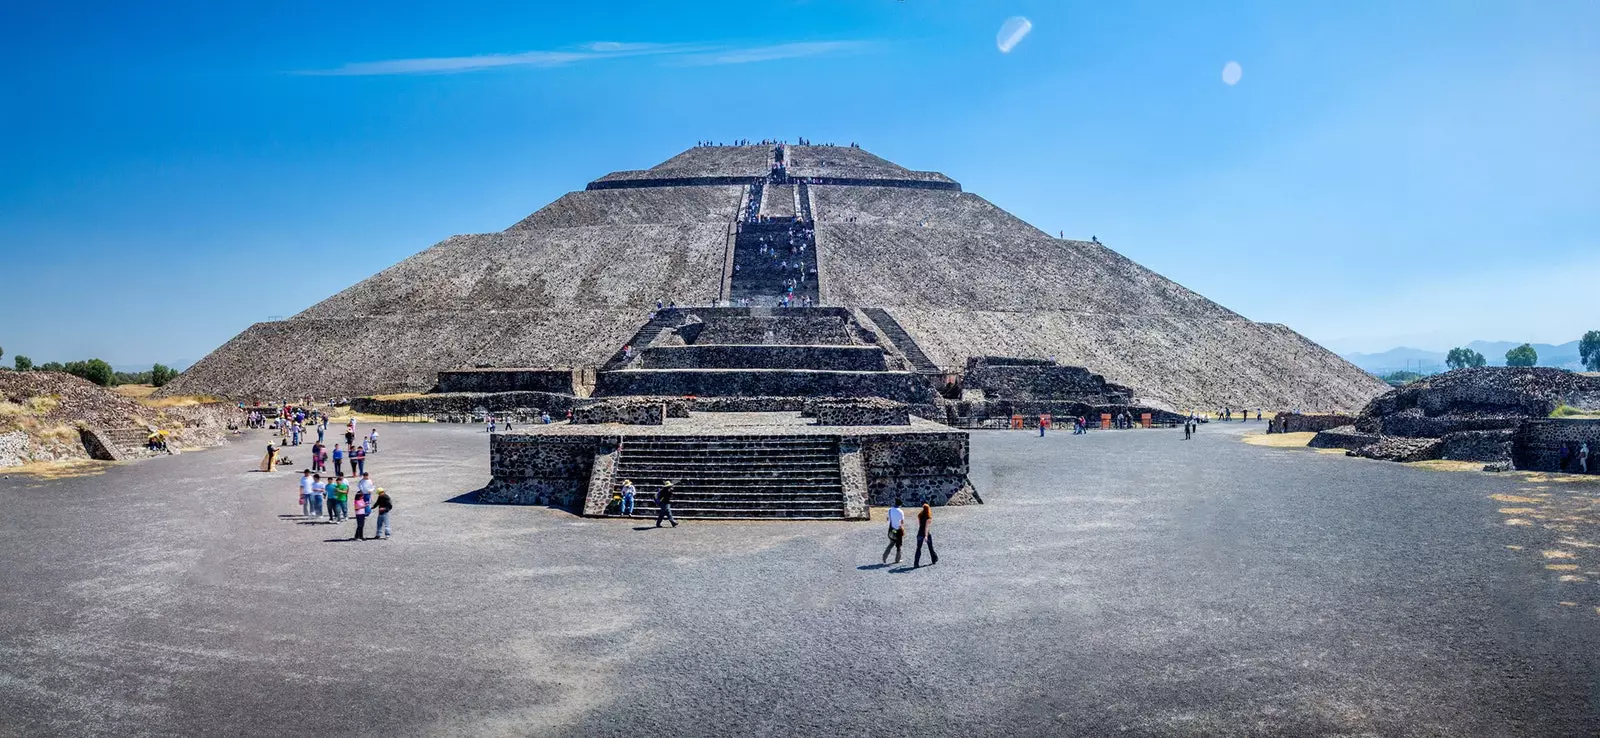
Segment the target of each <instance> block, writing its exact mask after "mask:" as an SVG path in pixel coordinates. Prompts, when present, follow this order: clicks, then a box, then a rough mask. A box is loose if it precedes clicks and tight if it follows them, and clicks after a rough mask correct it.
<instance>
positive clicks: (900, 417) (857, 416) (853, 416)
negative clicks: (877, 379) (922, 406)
mask: <svg viewBox="0 0 1600 738" xmlns="http://www.w3.org/2000/svg"><path fill="white" fill-rule="evenodd" d="M806 410H807V412H808V413H809V414H811V415H813V416H814V417H815V418H816V419H817V425H911V413H910V411H909V410H908V409H907V407H906V405H905V404H904V403H900V402H892V401H889V400H880V399H877V398H866V399H862V400H818V401H816V402H814V403H811V404H810V405H808V406H807V408H806Z"/></svg>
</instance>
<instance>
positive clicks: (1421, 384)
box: [1311, 367, 1600, 465]
mask: <svg viewBox="0 0 1600 738" xmlns="http://www.w3.org/2000/svg"><path fill="white" fill-rule="evenodd" d="M1562 405H1570V406H1573V407H1577V408H1584V409H1591V408H1600V378H1597V377H1591V376H1585V375H1582V374H1576V373H1573V372H1569V371H1565V370H1562V369H1552V368H1545V367H1484V368H1479V369H1457V370H1455V371H1451V372H1446V373H1444V374H1439V375H1436V376H1433V377H1428V378H1426V379H1422V380H1419V381H1416V382H1413V383H1411V384H1408V385H1406V386H1404V387H1401V388H1398V389H1394V390H1390V391H1389V392H1387V393H1385V394H1383V395H1382V396H1380V397H1378V398H1377V399H1375V400H1373V401H1372V402H1369V403H1367V406H1366V407H1364V408H1362V410H1361V412H1360V414H1358V415H1357V416H1356V419H1355V424H1354V425H1353V426H1343V427H1339V428H1334V429H1330V430H1326V431H1323V432H1321V433H1318V434H1317V437H1316V438H1314V439H1312V442H1311V445H1312V446H1315V447H1319V448H1346V449H1350V454H1351V455H1352V456H1365V457H1368V458H1374V459H1389V460H1393V461H1421V460H1426V459H1440V458H1443V459H1452V460H1459V461H1484V462H1489V463H1490V464H1491V465H1494V464H1502V465H1503V464H1507V463H1509V462H1510V459H1511V451H1512V443H1513V438H1514V436H1515V434H1516V431H1517V429H1518V428H1520V427H1522V426H1523V424H1525V423H1527V422H1528V421H1530V420H1536V419H1543V418H1546V417H1548V416H1549V415H1550V413H1551V412H1552V411H1554V410H1555V409H1556V408H1558V407H1560V406H1562Z"/></svg>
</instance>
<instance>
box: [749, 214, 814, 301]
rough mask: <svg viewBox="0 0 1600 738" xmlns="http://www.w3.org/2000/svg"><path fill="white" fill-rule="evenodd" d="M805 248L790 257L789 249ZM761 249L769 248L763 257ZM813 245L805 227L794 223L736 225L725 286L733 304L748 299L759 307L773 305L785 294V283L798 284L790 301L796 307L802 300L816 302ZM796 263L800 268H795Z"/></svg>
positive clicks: (809, 233)
mask: <svg viewBox="0 0 1600 738" xmlns="http://www.w3.org/2000/svg"><path fill="white" fill-rule="evenodd" d="M801 244H804V245H805V247H806V248H805V251H804V252H803V253H797V254H790V253H789V249H790V248H791V247H792V246H799V245H801ZM762 246H767V247H769V248H770V251H769V252H768V253H765V254H763V253H762V252H761V251H762ZM816 256H817V249H816V241H815V237H814V236H813V235H812V232H811V231H810V229H809V228H808V227H806V225H803V224H795V223H782V222H780V223H750V222H744V223H740V224H739V232H738V235H736V236H735V237H734V246H733V263H734V266H735V267H736V269H735V270H734V272H733V279H732V281H731V282H730V284H729V287H730V290H729V293H730V296H731V297H732V298H733V299H734V300H740V299H745V298H748V299H749V300H750V301H751V303H752V304H754V305H757V306H762V307H771V306H773V305H776V304H777V302H778V300H779V298H781V297H783V295H784V294H785V292H786V291H787V285H788V282H789V280H799V281H798V283H797V284H796V285H795V288H794V292H793V299H794V301H795V302H796V303H797V304H798V303H800V302H801V301H802V300H803V299H804V298H806V297H810V298H811V299H812V301H813V302H815V301H816V300H817V275H815V274H812V273H811V269H812V268H814V267H815V266H816ZM796 262H798V263H800V264H802V265H803V266H802V267H801V268H798V269H797V268H795V264H796Z"/></svg>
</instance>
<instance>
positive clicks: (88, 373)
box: [0, 347, 178, 387]
mask: <svg viewBox="0 0 1600 738" xmlns="http://www.w3.org/2000/svg"><path fill="white" fill-rule="evenodd" d="M5 354H6V352H5V349H4V348H3V347H0V358H4V357H5ZM6 369H7V368H6V367H5V366H4V365H0V371H5V370H6ZM10 370H11V371H18V372H30V371H40V372H65V373H67V374H71V375H72V376H74V377H79V378H81V379H86V380H88V381H90V382H93V383H95V384H98V385H100V386H101V387H115V386H117V385H119V384H148V385H153V386H156V387H160V386H162V385H164V384H166V383H168V382H170V381H172V380H173V379H175V378H177V376H178V370H176V369H173V368H172V367H170V366H166V365H165V364H156V365H155V366H152V367H150V371H146V372H119V371H116V370H114V369H112V368H111V365H110V364H108V363H106V362H105V361H103V360H101V359H85V360H83V361H69V362H66V363H64V364H63V363H61V362H59V361H47V362H45V363H43V364H34V363H33V359H30V358H28V357H26V356H23V355H22V354H17V355H16V356H13V357H11V369H10Z"/></svg>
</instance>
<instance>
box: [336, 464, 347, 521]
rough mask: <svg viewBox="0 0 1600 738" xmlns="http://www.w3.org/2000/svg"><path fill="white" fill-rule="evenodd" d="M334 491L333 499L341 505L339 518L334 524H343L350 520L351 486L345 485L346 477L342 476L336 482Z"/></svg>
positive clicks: (339, 506)
mask: <svg viewBox="0 0 1600 738" xmlns="http://www.w3.org/2000/svg"><path fill="white" fill-rule="evenodd" d="M333 489H334V493H333V498H334V499H335V500H338V503H339V504H338V508H339V516H338V518H337V519H335V520H334V521H333V522H335V523H343V522H344V521H346V520H349V519H350V485H349V484H346V483H345V481H344V476H343V475H341V476H339V477H338V478H336V479H335V480H334V483H333Z"/></svg>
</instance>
